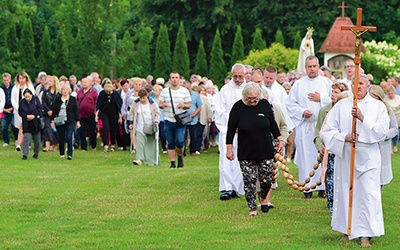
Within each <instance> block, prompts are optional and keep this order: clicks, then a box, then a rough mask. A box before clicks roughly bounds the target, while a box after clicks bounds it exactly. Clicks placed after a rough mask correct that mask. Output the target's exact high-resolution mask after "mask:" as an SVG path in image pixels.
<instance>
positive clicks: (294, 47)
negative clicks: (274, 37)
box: [293, 31, 301, 49]
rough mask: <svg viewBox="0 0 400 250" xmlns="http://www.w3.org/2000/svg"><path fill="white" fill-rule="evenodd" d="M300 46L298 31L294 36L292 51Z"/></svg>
mask: <svg viewBox="0 0 400 250" xmlns="http://www.w3.org/2000/svg"><path fill="white" fill-rule="evenodd" d="M300 45H301V36H300V31H297V32H296V35H295V36H294V41H293V49H299V48H300Z"/></svg>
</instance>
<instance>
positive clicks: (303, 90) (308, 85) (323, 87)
mask: <svg viewBox="0 0 400 250" xmlns="http://www.w3.org/2000/svg"><path fill="white" fill-rule="evenodd" d="M305 64H306V72H307V76H305V77H302V78H300V79H299V80H297V81H296V82H295V83H294V85H293V87H292V89H291V90H290V92H289V95H288V97H287V100H286V109H287V113H288V115H289V116H290V118H291V120H292V121H293V123H294V126H295V128H296V132H295V134H294V141H295V145H296V154H295V157H294V163H295V164H296V165H297V166H298V168H299V182H305V180H306V178H308V177H310V176H309V174H310V172H311V171H313V170H314V168H313V166H314V164H316V163H317V157H318V155H319V153H318V151H317V150H316V149H315V146H314V143H313V141H314V135H315V126H316V124H317V119H318V113H319V110H320V109H321V108H322V107H323V106H326V105H328V104H329V103H330V102H331V97H330V96H331V93H332V83H331V81H330V80H329V79H328V78H326V77H324V76H320V75H319V74H318V71H319V61H318V58H317V57H315V56H309V57H307V58H306V62H305ZM320 177H321V167H320V168H318V170H316V171H315V174H314V176H313V177H311V178H310V183H309V185H311V184H315V183H316V182H317V181H318V180H319V179H320ZM315 190H317V191H319V194H318V195H319V196H321V197H324V193H325V191H324V190H325V184H324V183H323V184H322V185H320V186H317V187H316V189H315ZM311 191H313V190H311ZM311 191H304V198H306V199H310V198H311V196H312V192H311Z"/></svg>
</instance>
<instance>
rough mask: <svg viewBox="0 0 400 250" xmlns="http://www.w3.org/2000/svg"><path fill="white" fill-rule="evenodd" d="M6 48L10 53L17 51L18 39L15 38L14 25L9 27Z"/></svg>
mask: <svg viewBox="0 0 400 250" xmlns="http://www.w3.org/2000/svg"><path fill="white" fill-rule="evenodd" d="M6 46H7V48H8V49H9V50H10V52H11V53H15V52H17V51H18V49H17V48H18V37H17V27H16V26H15V24H13V25H11V26H10V29H9V30H8V32H7V36H6Z"/></svg>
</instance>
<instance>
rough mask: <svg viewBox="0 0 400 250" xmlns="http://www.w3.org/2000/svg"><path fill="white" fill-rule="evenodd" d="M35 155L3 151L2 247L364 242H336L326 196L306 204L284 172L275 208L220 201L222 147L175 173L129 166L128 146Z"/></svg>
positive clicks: (393, 236)
mask: <svg viewBox="0 0 400 250" xmlns="http://www.w3.org/2000/svg"><path fill="white" fill-rule="evenodd" d="M1 144H2V142H1ZM32 154H33V153H32V151H31V152H30V155H29V157H28V160H27V161H22V160H21V157H22V154H21V152H16V151H14V147H12V146H10V147H8V148H0V249H71V248H73V249H111V248H113V249H358V248H359V240H353V241H350V242H346V243H344V242H340V241H339V239H340V237H341V234H340V233H338V232H334V231H333V230H332V229H331V227H330V218H329V211H328V209H327V207H326V200H325V199H321V198H316V195H315V197H313V199H312V200H310V201H307V200H303V199H302V194H301V193H300V192H298V191H294V190H293V189H292V188H291V187H290V186H288V185H287V184H286V180H285V179H284V178H283V175H282V174H281V175H280V176H279V178H278V183H279V188H278V189H277V190H276V191H275V192H274V196H273V199H272V202H273V203H274V205H275V207H276V208H275V209H272V210H270V212H269V213H268V214H262V213H259V216H257V217H255V218H250V217H249V216H248V209H247V204H246V201H245V198H244V197H242V198H241V199H236V200H230V201H220V200H219V192H218V182H219V171H218V153H217V150H216V148H212V149H211V150H209V151H208V152H207V153H202V154H201V155H199V156H196V157H191V156H188V157H186V158H185V167H184V168H182V169H169V162H168V160H167V156H166V155H162V157H161V160H162V164H161V165H160V166H153V167H150V166H146V165H142V166H134V165H130V164H129V153H128V152H122V151H118V152H114V153H112V152H109V153H103V152H102V151H101V150H100V147H99V151H90V150H89V151H87V152H82V151H80V150H76V151H75V152H74V157H73V160H72V161H67V160H66V159H60V158H59V156H58V153H56V152H48V153H43V152H41V153H40V155H39V159H37V160H35V159H33V158H32ZM399 158H400V153H397V154H396V155H393V158H392V162H393V172H394V176H395V178H394V180H393V181H392V183H390V184H389V185H388V186H386V187H385V190H384V192H383V209H384V216H385V235H384V236H383V237H380V238H374V239H372V241H371V242H372V244H373V247H374V248H377V249H397V248H398V246H399V244H400V236H399V234H397V233H398V232H400V219H399V212H400V198H399V197H400V196H399V195H398V193H397V191H398V190H399V189H400V181H399V179H398V178H396V177H397V176H398V175H399V174H400V164H399V162H400V161H399ZM288 166H289V167H290V168H291V172H292V173H295V174H294V175H295V176H297V173H296V172H297V171H296V168H295V167H294V165H293V164H288ZM281 173H282V172H281ZM377 178H378V177H377Z"/></svg>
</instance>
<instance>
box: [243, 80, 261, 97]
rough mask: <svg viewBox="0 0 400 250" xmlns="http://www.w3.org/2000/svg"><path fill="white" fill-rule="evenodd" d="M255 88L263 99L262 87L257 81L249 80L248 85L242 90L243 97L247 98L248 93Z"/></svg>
mask: <svg viewBox="0 0 400 250" xmlns="http://www.w3.org/2000/svg"><path fill="white" fill-rule="evenodd" d="M254 90H255V91H257V92H258V98H259V99H261V98H262V90H261V87H260V86H259V85H258V84H257V83H255V82H248V83H247V84H246V86H245V87H244V89H243V91H242V99H243V100H244V99H245V98H246V95H247V94H248V93H250V92H252V91H254Z"/></svg>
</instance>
